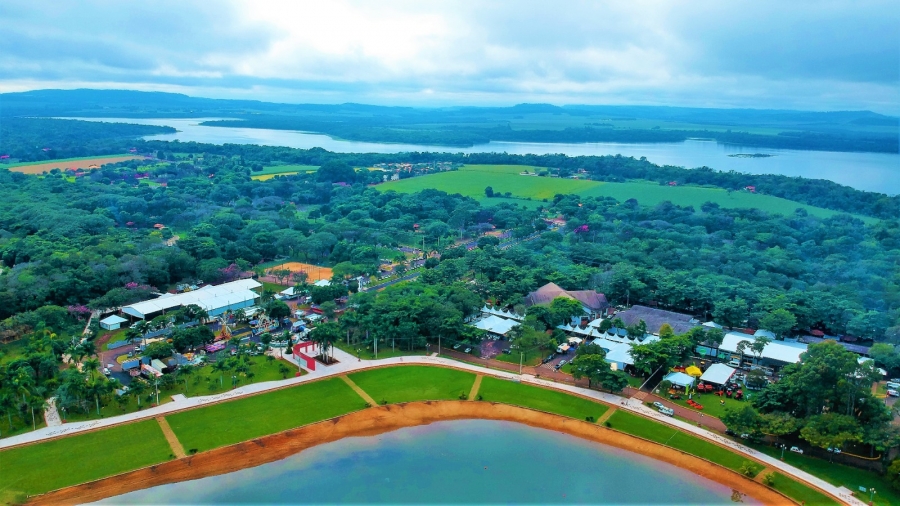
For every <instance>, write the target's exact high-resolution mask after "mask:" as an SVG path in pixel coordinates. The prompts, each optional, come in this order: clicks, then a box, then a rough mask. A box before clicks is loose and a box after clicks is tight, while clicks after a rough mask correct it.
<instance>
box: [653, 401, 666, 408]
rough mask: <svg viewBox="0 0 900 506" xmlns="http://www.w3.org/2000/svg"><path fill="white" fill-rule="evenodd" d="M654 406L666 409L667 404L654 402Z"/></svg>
mask: <svg viewBox="0 0 900 506" xmlns="http://www.w3.org/2000/svg"><path fill="white" fill-rule="evenodd" d="M653 405H654V406H656V408H657V409H662V408H664V407H666V405H665V404H663V403H661V402H659V401H654V402H653Z"/></svg>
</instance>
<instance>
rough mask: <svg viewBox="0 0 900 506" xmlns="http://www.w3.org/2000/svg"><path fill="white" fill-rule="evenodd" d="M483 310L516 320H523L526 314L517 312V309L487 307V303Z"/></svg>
mask: <svg viewBox="0 0 900 506" xmlns="http://www.w3.org/2000/svg"><path fill="white" fill-rule="evenodd" d="M481 312H482V313H486V314H490V315H494V316H499V317H501V318H509V319H512V320H516V321H522V320H524V319H525V317H524V316H522V315H520V314H518V313H516V312H515V311H504V310H502V309H497V308H495V307H487V305H485V306H484V307H482V308H481Z"/></svg>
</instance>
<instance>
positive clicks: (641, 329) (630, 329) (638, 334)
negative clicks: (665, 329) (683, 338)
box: [625, 320, 675, 341]
mask: <svg viewBox="0 0 900 506" xmlns="http://www.w3.org/2000/svg"><path fill="white" fill-rule="evenodd" d="M625 332H627V333H628V337H630V338H631V339H637V340H639V341H640V340H642V339H644V336H645V335H647V322H645V321H644V320H641V321H639V322H637V323H635V324H634V325H628V326H627V327H625ZM674 335H675V334H674V332H673V333H672V336H674ZM672 336H669V337H672Z"/></svg>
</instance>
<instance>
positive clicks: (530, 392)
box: [478, 376, 609, 420]
mask: <svg viewBox="0 0 900 506" xmlns="http://www.w3.org/2000/svg"><path fill="white" fill-rule="evenodd" d="M478 395H480V396H481V397H482V399H483V400H485V401H490V402H502V403H504V404H512V405H514V406H522V407H525V408H531V409H537V410H539V411H546V412H548V413H555V414H557V415H562V416H568V417H570V418H577V419H579V420H584V419H586V418H587V417H589V416H592V417H594V420H597V419H598V418H600V417H601V416H602V415H603V413H606V411H607V410H608V409H609V407H608V406H605V405H603V404H600V403H598V402H592V401H589V400H587V399H582V398H581V397H575V396H572V395H568V394H565V393H562V392H557V391H555V390H547V389H544V388H540V387H535V386H531V385H523V384H521V383H516V382H514V381H509V380H502V379H497V378H492V377H490V376H485V377H483V378H481V387H480V388H479V389H478Z"/></svg>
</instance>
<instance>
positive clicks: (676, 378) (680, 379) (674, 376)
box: [663, 372, 694, 387]
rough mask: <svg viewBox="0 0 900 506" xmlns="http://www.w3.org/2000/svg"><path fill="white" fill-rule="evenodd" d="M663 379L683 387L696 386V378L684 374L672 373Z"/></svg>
mask: <svg viewBox="0 0 900 506" xmlns="http://www.w3.org/2000/svg"><path fill="white" fill-rule="evenodd" d="M663 379H664V380H668V381H670V382H671V383H672V384H673V385H678V386H681V387H684V386H687V385H693V384H694V377H693V376H691V375H689V374H685V373H683V372H670V373H669V374H667V375H666V377H665V378H663Z"/></svg>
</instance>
